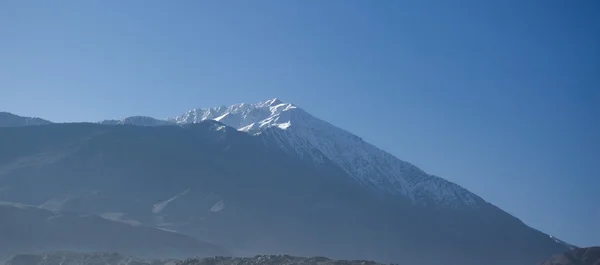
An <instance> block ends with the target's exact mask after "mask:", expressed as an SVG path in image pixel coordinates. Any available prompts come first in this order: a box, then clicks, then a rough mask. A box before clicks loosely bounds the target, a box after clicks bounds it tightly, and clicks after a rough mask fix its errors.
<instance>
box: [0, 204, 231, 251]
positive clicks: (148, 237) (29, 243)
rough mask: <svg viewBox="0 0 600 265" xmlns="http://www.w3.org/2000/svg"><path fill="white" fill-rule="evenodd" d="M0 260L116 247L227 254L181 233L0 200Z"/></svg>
mask: <svg viewBox="0 0 600 265" xmlns="http://www.w3.org/2000/svg"><path fill="white" fill-rule="evenodd" d="M0 216H2V218H0V260H3V259H7V258H9V257H10V256H12V255H15V254H19V253H31V252H40V251H56V250H71V251H76V250H83V251H89V250H92V251H121V252H124V253H129V254H132V255H141V256H148V257H166V256H176V257H185V256H190V255H203V256H208V255H216V254H221V255H223V254H227V252H226V251H224V250H221V249H220V248H219V247H216V246H214V245H211V244H208V243H203V242H200V241H198V240H196V239H193V238H190V237H188V236H185V235H181V234H177V233H173V232H168V231H163V230H160V229H157V228H152V227H146V226H139V225H138V226H134V225H131V224H125V223H122V222H116V221H110V220H106V219H104V218H101V217H99V216H94V215H83V214H75V213H68V212H58V211H49V210H45V209H41V208H39V207H35V206H28V205H22V204H17V203H6V202H0Z"/></svg>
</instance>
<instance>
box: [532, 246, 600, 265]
mask: <svg viewBox="0 0 600 265" xmlns="http://www.w3.org/2000/svg"><path fill="white" fill-rule="evenodd" d="M540 265H600V247H590V248H578V249H574V250H571V251H567V252H564V253H562V254H557V255H554V256H552V258H550V259H548V260H546V261H544V262H542V263H541V264H540Z"/></svg>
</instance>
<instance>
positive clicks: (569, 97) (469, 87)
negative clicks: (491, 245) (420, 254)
mask: <svg viewBox="0 0 600 265" xmlns="http://www.w3.org/2000/svg"><path fill="white" fill-rule="evenodd" d="M461 3H462V4H463V5H459V4H456V3H455V4H449V3H445V2H441V1H440V2H438V3H436V4H429V5H428V4H426V3H424V2H418V3H416V2H414V3H412V2H344V1H329V2H327V3H324V2H317V1H307V2H302V4H300V2H267V1H260V2H253V3H250V2H238V3H236V4H235V5H231V4H227V3H221V2H219V3H217V2H194V1H183V2H178V3H166V2H159V1H144V2H142V1H136V0H134V1H127V2H117V1H108V2H79V1H61V2H39V3H36V5H28V4H27V3H25V2H15V1H13V2H2V3H0V33H2V35H3V36H4V37H3V41H2V42H0V58H3V59H2V60H0V70H1V71H2V72H3V73H4V74H3V75H2V76H0V111H8V112H11V113H14V114H17V115H22V116H35V117H40V118H44V119H48V120H51V121H54V122H63V121H64V122H72V121H90V122H96V121H100V120H103V119H119V118H123V117H127V116H137V115H142V116H151V117H155V118H167V117H171V116H175V115H179V114H182V113H183V112H185V111H187V110H189V109H192V108H207V107H214V106H221V105H231V104H235V103H240V102H246V103H254V102H259V101H264V100H267V99H271V98H275V97H277V98H279V99H281V100H282V101H285V102H290V103H294V104H296V105H298V106H299V107H301V108H303V109H305V110H306V111H307V112H309V113H311V114H313V115H314V116H316V117H318V118H320V119H323V120H325V121H328V122H330V123H332V124H334V125H336V126H338V127H340V128H343V129H345V130H348V131H350V132H352V133H354V134H356V135H358V136H360V137H362V138H363V139H365V140H366V141H368V142H370V143H372V144H374V145H375V146H377V147H379V148H381V149H383V150H386V151H388V152H390V153H391V154H393V155H395V156H396V157H398V158H399V159H402V160H404V161H408V162H410V163H412V164H415V165H416V166H418V167H419V168H421V169H423V170H424V171H426V172H428V173H431V174H434V175H437V176H440V177H442V178H445V179H448V180H450V181H452V182H455V183H457V184H459V185H461V186H463V187H465V188H467V189H469V190H470V191H472V192H474V193H475V194H477V195H479V196H481V197H482V198H484V199H485V200H487V201H489V202H491V203H493V204H494V205H497V206H498V207H500V208H502V209H503V210H505V211H507V212H509V213H511V214H513V215H515V216H516V217H518V218H520V219H521V220H523V221H524V222H525V223H526V224H528V225H530V226H532V227H533V228H536V229H539V230H541V231H543V232H545V233H548V234H550V235H553V236H556V237H557V238H560V239H562V240H564V241H566V242H568V243H572V244H575V245H578V246H589V245H600V241H599V240H600V229H597V220H600V211H594V209H595V208H596V207H597V204H598V202H599V201H600V193H598V191H597V189H598V188H597V187H600V174H599V173H598V171H597V163H598V161H600V150H599V148H598V147H600V123H599V122H598V114H600V77H599V76H600V75H598V69H599V68H598V66H599V64H598V59H599V58H600V49H598V47H600V38H599V37H598V36H600V35H598V33H600V20H599V18H600V16H598V14H600V13H599V12H598V11H599V10H600V9H599V8H598V6H599V5H598V4H597V3H596V2H594V1H578V2H562V1H546V2H535V3H534V2H530V3H522V2H519V1H507V2H501V3H489V2H486V3H482V2H476V1H461ZM594 32H595V33H596V34H594Z"/></svg>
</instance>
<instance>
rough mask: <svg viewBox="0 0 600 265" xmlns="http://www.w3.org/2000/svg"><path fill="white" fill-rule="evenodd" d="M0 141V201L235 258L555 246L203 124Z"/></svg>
mask: <svg viewBox="0 0 600 265" xmlns="http://www.w3.org/2000/svg"><path fill="white" fill-rule="evenodd" d="M0 146H2V148H0V200H7V201H16V202H21V203H27V204H32V205H39V206H42V207H44V208H46V209H52V210H62V211H73V212H79V213H89V214H96V215H101V216H104V217H106V218H110V219H112V220H116V221H120V222H127V223H141V224H144V225H148V226H158V227H161V228H164V229H168V230H173V231H177V232H178V233H182V234H186V235H190V236H192V237H195V238H197V239H200V240H203V241H208V242H213V243H215V244H217V245H219V246H223V247H225V248H227V249H230V250H232V252H233V253H232V254H233V255H235V256H249V255H257V254H290V255H296V256H328V257H331V258H335V259H369V260H377V261H381V262H386V263H387V262H394V263H406V264H414V263H418V264H422V265H429V264H431V265H433V264H440V263H443V264H467V265H475V264H477V265H478V264H488V265H496V264H498V265H500V264H503V265H504V264H514V265H520V264H522V265H528V264H535V263H536V262H538V261H539V260H543V259H544V258H546V257H548V256H550V255H552V254H554V253H559V252H562V251H564V250H566V249H567V246H565V245H564V244H562V243H559V242H557V241H555V240H554V239H552V238H551V237H549V236H548V235H546V234H543V233H541V232H539V231H537V230H534V229H532V228H530V227H528V226H526V225H525V224H523V223H522V222H521V221H520V220H519V219H517V218H515V217H513V216H511V215H509V214H507V213H506V212H504V211H502V210H500V209H498V208H497V207H495V206H493V205H491V204H489V203H486V202H485V201H483V200H480V199H479V200H477V203H476V204H475V205H471V206H469V207H438V205H431V206H428V205H427V204H420V203H418V204H415V203H414V202H415V201H414V200H412V199H410V198H404V197H398V196H397V195H396V194H392V193H387V192H381V190H380V189H379V188H377V187H372V186H365V185H364V183H362V182H358V181H355V179H354V178H353V177H351V176H349V175H348V171H347V170H345V169H344V168H341V167H340V166H338V165H337V164H336V163H334V162H332V161H331V160H328V159H323V160H322V161H321V162H320V163H318V164H315V163H313V162H314V161H312V160H305V159H301V158H300V157H298V156H296V155H293V154H290V153H289V152H287V151H285V150H282V149H280V148H277V147H274V146H273V145H272V144H265V141H264V139H262V138H260V137H257V136H253V135H251V134H248V133H245V132H241V131H238V130H236V129H235V128H231V127H228V126H224V125H223V124H221V123H219V122H215V121H210V120H207V121H203V122H200V123H195V124H190V125H183V126H157V127H154V126H152V127H147V126H131V125H101V124H50V125H42V126H25V127H11V128H0ZM414 173H415V174H416V173H418V172H414ZM432 253H435V255H432Z"/></svg>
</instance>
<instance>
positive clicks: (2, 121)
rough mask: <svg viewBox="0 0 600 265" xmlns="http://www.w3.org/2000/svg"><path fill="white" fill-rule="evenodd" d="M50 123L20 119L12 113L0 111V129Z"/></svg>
mask: <svg viewBox="0 0 600 265" xmlns="http://www.w3.org/2000/svg"><path fill="white" fill-rule="evenodd" d="M50 123H51V122H50V121H47V120H44V119H40V118H31V117H21V116H18V115H15V114H12V113H8V112H1V111H0V127H8V126H26V125H43V124H50Z"/></svg>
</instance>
